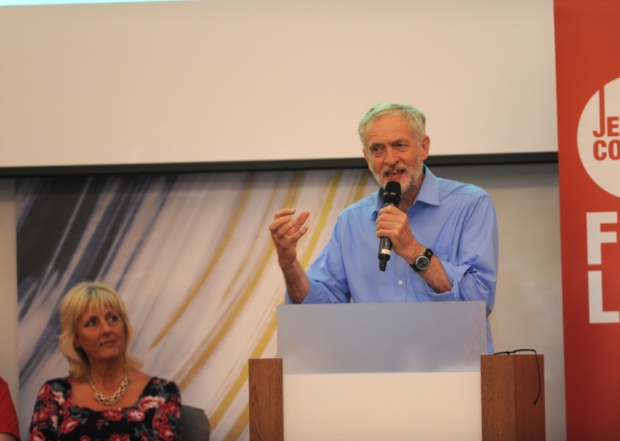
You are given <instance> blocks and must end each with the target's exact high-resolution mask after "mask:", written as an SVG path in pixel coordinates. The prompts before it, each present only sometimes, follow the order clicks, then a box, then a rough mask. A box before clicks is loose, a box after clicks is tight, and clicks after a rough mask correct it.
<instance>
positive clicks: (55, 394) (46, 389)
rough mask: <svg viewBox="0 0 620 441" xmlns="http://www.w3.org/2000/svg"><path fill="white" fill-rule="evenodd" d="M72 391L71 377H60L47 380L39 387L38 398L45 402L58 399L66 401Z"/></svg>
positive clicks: (60, 401) (59, 401) (62, 401)
mask: <svg viewBox="0 0 620 441" xmlns="http://www.w3.org/2000/svg"><path fill="white" fill-rule="evenodd" d="M71 391H72V381H71V378H70V377H59V378H52V379H50V380H47V381H46V382H45V383H43V385H42V386H41V388H40V389H39V393H38V398H39V399H40V400H42V401H45V402H51V401H56V402H58V403H64V402H65V401H66V400H67V399H68V398H69V397H70V396H71V393H72V392H71Z"/></svg>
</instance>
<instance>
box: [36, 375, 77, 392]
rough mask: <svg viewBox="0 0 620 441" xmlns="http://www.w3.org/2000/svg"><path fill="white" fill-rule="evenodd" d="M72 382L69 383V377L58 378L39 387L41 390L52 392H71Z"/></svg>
mask: <svg viewBox="0 0 620 441" xmlns="http://www.w3.org/2000/svg"><path fill="white" fill-rule="evenodd" d="M72 385H73V382H72V381H71V377H58V378H52V379H49V380H47V381H46V382H45V383H43V386H41V389H50V390H52V391H54V392H61V391H67V390H71V387H72Z"/></svg>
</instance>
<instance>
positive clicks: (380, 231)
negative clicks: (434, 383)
mask: <svg viewBox="0 0 620 441" xmlns="http://www.w3.org/2000/svg"><path fill="white" fill-rule="evenodd" d="M425 124H426V117H425V116H424V114H423V113H422V112H421V111H420V110H418V109H416V108H414V107H412V106H409V105H404V104H393V103H381V104H378V105H376V106H374V107H372V108H371V109H370V110H369V111H368V112H367V113H366V115H365V116H364V117H363V118H362V120H361V121H360V123H359V127H358V131H359V135H360V139H361V141H362V146H363V153H364V157H365V158H366V162H367V163H368V168H369V169H370V171H371V172H372V174H373V175H374V177H375V179H376V180H377V182H378V183H379V186H380V188H379V190H378V191H377V192H375V193H373V194H371V195H370V196H368V197H366V198H364V199H362V200H360V201H358V202H356V203H354V204H352V205H350V206H349V207H347V208H346V209H344V210H343V211H342V213H340V215H339V216H338V220H337V222H336V225H335V227H334V230H333V232H332V235H331V237H330V239H329V241H328V243H327V245H326V246H325V248H324V249H323V250H322V251H321V253H320V254H319V255H318V257H317V258H316V260H315V261H314V262H313V263H312V265H311V266H310V268H309V269H308V271H307V272H305V271H304V269H303V268H302V267H301V264H300V263H299V260H298V259H297V242H298V241H299V239H300V238H301V237H302V236H304V235H305V234H306V232H307V231H308V227H307V226H305V225H304V224H305V222H306V220H307V219H308V216H309V214H310V213H309V212H307V211H303V212H301V213H300V214H299V215H298V216H297V217H295V216H294V214H295V212H296V210H295V209H294V208H283V209H281V210H278V211H277V212H276V213H275V216H274V220H273V221H272V222H271V223H270V224H269V230H270V231H271V237H272V239H273V242H274V244H275V247H276V251H277V253H278V263H279V265H280V268H281V269H282V273H283V275H284V280H285V282H286V288H287V293H286V300H287V302H289V301H290V302H293V303H348V302H351V301H353V302H356V303H363V302H366V303H368V302H431V301H460V300H482V301H484V302H485V303H486V313H487V351H488V353H492V352H493V342H492V339H491V329H490V326H489V322H488V316H489V314H490V313H491V310H492V309H493V304H494V301H495V285H496V280H497V256H498V245H497V217H496V214H495V208H494V206H493V201H492V200H491V197H490V196H489V194H488V193H487V192H486V191H484V190H483V189H481V188H479V187H476V186H474V185H471V184H463V183H460V182H456V181H451V180H446V179H441V178H438V177H436V176H435V175H433V173H432V172H431V171H430V170H429V169H428V167H426V166H425V165H424V161H425V160H426V158H427V157H428V154H429V147H430V138H429V137H428V136H427V135H426V128H425ZM397 193H398V197H397V196H396V194H397Z"/></svg>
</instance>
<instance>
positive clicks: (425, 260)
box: [411, 248, 433, 271]
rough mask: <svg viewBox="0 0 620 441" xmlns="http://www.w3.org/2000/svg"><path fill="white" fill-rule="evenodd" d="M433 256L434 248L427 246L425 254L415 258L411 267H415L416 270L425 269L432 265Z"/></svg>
mask: <svg viewBox="0 0 620 441" xmlns="http://www.w3.org/2000/svg"><path fill="white" fill-rule="evenodd" d="M431 257H433V250H431V249H430V248H427V249H426V250H425V251H424V254H422V255H421V256H418V257H416V258H415V260H414V261H413V263H412V264H411V268H413V270H414V271H424V270H425V269H426V268H428V267H429V266H430V265H431Z"/></svg>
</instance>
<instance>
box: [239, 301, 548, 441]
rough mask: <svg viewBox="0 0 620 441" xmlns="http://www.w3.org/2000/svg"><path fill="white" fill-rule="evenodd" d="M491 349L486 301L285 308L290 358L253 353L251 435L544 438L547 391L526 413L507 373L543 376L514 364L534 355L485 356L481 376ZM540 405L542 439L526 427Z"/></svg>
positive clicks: (284, 343) (297, 439) (281, 347)
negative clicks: (258, 356)
mask: <svg viewBox="0 0 620 441" xmlns="http://www.w3.org/2000/svg"><path fill="white" fill-rule="evenodd" d="M485 351H486V320H485V306H484V303H482V302H435V303H375V304H336V305H282V306H279V307H278V355H279V356H280V357H281V358H278V359H260V360H256V359H253V360H249V377H250V378H249V381H250V439H251V440H252V441H257V440H271V441H277V440H283V439H286V440H287V441H303V440H316V439H321V440H345V439H355V440H365V439H368V440H375V439H390V440H399V439H403V440H410V439H424V440H428V441H432V440H453V439H459V440H461V441H465V440H472V441H474V440H475V441H478V440H481V439H485V440H486V439H507V440H512V439H514V440H521V439H523V440H525V439H527V440H533V439H536V440H538V439H544V396H543V397H542V399H539V400H538V403H537V405H536V406H535V409H534V412H532V411H531V409H530V407H531V406H528V405H527V403H526V406H525V407H527V408H528V412H527V413H526V414H527V418H523V417H521V418H520V417H519V412H518V409H519V405H518V403H517V401H515V395H514V392H513V393H512V395H511V390H510V381H508V382H507V381H503V380H502V381H499V380H500V379H502V378H503V374H504V373H507V375H508V377H510V378H512V379H513V380H515V379H516V380H517V383H518V382H519V378H520V373H525V375H526V376H527V377H528V378H535V376H534V375H533V374H534V373H535V371H534V370H533V369H530V368H529V365H528V364H527V363H525V364H523V363H521V364H522V366H521V367H520V368H519V369H517V370H515V369H510V368H509V367H508V368H507V367H506V366H507V365H506V362H508V364H510V363H512V361H513V360H517V358H518V359H519V360H525V359H524V358H523V357H525V358H527V357H530V356H529V355H518V356H517V355H515V356H483V359H486V358H489V362H490V364H489V363H487V365H488V366H487V370H488V371H489V372H492V376H491V377H488V376H487V377H485V373H484V371H483V372H482V377H481V364H480V360H481V356H482V355H483V354H485ZM498 357H503V359H502V360H499V358H498ZM538 357H540V358H542V356H538ZM495 359H497V360H498V361H499V362H501V363H502V364H503V367H502V366H500V367H499V368H497V366H498V365H497V363H496V362H495ZM484 366H485V363H483V367H484ZM513 367H514V366H513ZM541 368H542V367H541ZM510 378H508V380H510ZM496 380H497V381H496ZM498 381H499V382H498ZM530 383H531V382H530ZM496 385H499V386H498V387H501V390H500V389H498V388H497V387H496ZM530 386H532V387H533V386H535V385H533V384H530ZM513 388H514V389H513V390H515V391H516V390H520V388H519V387H517V386H516V385H515V384H514V381H513ZM521 395H523V397H521V398H520V399H525V401H527V400H529V397H527V396H526V395H527V393H525V394H523V393H522V394H521ZM511 397H512V398H511ZM485 401H486V403H485ZM504 402H505V404H502V403H504ZM481 403H482V405H481ZM530 404H531V403H530ZM540 409H542V438H541V437H536V436H533V435H532V431H531V430H523V426H526V427H529V426H530V425H531V423H532V421H534V419H532V415H538V414H540ZM510 415H513V417H510V418H509V417H508V416H510ZM524 415H525V414H524ZM493 419H495V420H497V419H500V420H503V421H501V422H499V421H498V424H494V423H493V422H492V421H491V422H489V421H490V420H493ZM511 421H514V423H513V422H511ZM538 425H539V426H540V424H538ZM498 427H499V431H498ZM512 435H514V436H512ZM525 435H527V437H523V436H525Z"/></svg>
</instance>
